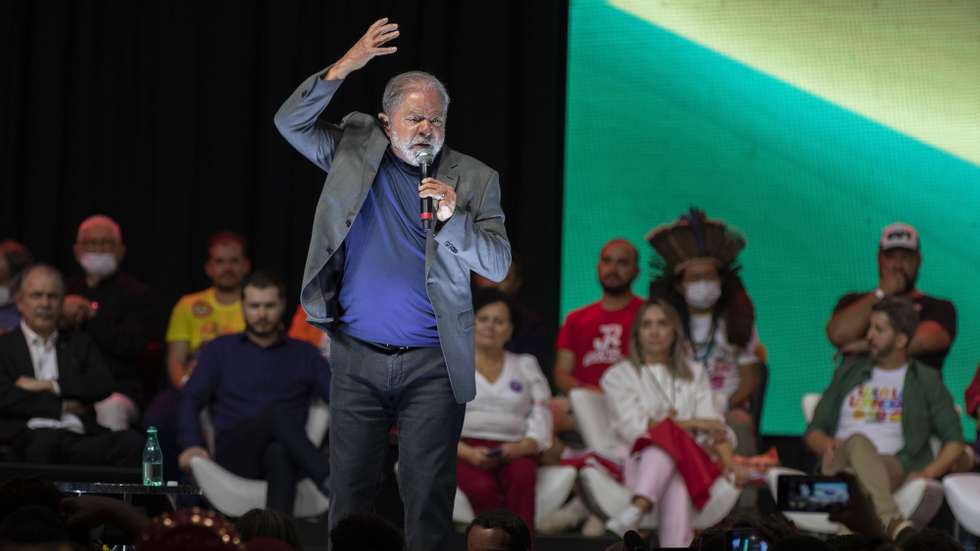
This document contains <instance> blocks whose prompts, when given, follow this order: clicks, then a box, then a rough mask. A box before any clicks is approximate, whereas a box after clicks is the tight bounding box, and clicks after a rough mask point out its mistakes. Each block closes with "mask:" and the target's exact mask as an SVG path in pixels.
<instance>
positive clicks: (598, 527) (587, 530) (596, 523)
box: [582, 515, 606, 538]
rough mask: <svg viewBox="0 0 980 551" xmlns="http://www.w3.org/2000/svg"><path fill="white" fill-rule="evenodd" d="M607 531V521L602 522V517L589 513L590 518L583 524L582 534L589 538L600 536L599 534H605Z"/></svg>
mask: <svg viewBox="0 0 980 551" xmlns="http://www.w3.org/2000/svg"><path fill="white" fill-rule="evenodd" d="M605 533H606V523H605V522H602V519H601V518H599V517H597V516H595V515H589V518H587V519H585V524H583V525H582V535H583V536H585V537H587V538H598V537H599V536H602V535H605Z"/></svg>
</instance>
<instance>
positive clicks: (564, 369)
mask: <svg viewBox="0 0 980 551" xmlns="http://www.w3.org/2000/svg"><path fill="white" fill-rule="evenodd" d="M638 261H639V252H638V251H637V250H636V247H634V246H633V245H632V244H631V243H630V242H629V241H626V240H625V239H613V240H612V241H610V242H609V243H606V245H605V246H604V247H603V248H602V252H601V253H599V266H598V268H597V270H598V275H599V284H600V285H601V286H602V298H601V299H599V301H598V302H594V303H592V304H589V305H587V306H583V307H581V308H579V309H577V310H575V311H573V312H571V313H570V314H568V317H566V318H565V323H564V324H563V325H562V326H561V329H559V331H558V342H557V344H556V345H555V348H556V349H557V353H556V356H555V369H554V379H555V385H556V386H557V387H558V388H559V389H560V390H561V392H562V393H564V394H568V392H569V391H570V390H572V389H573V388H576V387H585V388H589V389H592V390H595V391H597V392H598V391H599V378H600V377H602V374H603V373H605V371H606V369H608V368H609V366H611V365H612V364H614V363H616V362H618V361H619V360H621V359H622V358H623V357H624V356H625V355H626V354H627V352H628V351H629V333H630V327H631V326H632V324H633V316H634V314H636V311H637V310H638V309H639V308H640V305H642V304H643V300H642V299H640V298H639V297H637V296H636V295H634V294H633V293H632V292H631V291H630V287H631V285H632V284H633V280H635V279H636V276H637V275H638V274H639V273H640V270H639V265H638V264H639V262H638Z"/></svg>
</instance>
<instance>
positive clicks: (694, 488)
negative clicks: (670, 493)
mask: <svg viewBox="0 0 980 551" xmlns="http://www.w3.org/2000/svg"><path fill="white" fill-rule="evenodd" d="M647 446H657V447H659V448H660V449H662V450H664V451H665V452H667V454H668V455H670V456H671V457H672V458H674V463H675V465H676V466H677V472H678V473H680V475H681V478H682V479H683V480H684V485H685V486H687V493H688V495H689V496H691V503H693V504H694V507H695V508H696V509H697V510H699V511H700V510H701V508H702V507H704V504H705V503H707V502H708V498H709V497H711V485H712V484H713V483H714V481H715V479H716V478H718V477H719V476H721V470H720V469H719V468H718V465H716V464H715V463H714V462H713V461H711V458H710V457H708V454H707V453H706V452H705V451H704V450H703V449H701V446H699V445H698V443H697V442H695V441H694V439H693V438H691V435H690V434H688V433H687V431H686V430H684V429H682V428H681V427H680V426H679V425H678V424H677V423H675V422H674V421H673V420H672V419H669V418H668V419H664V420H663V421H661V422H659V423H657V424H656V425H655V426H654V427H653V428H651V429H650V430H648V431H647V433H646V434H645V435H643V436H641V437H639V438H637V439H636V442H634V443H633V449H632V450H631V453H637V452H639V451H640V450H642V449H644V448H646V447H647Z"/></svg>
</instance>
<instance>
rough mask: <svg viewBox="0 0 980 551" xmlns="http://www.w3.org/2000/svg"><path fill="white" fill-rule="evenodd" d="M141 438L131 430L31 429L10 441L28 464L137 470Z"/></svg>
mask: <svg viewBox="0 0 980 551" xmlns="http://www.w3.org/2000/svg"><path fill="white" fill-rule="evenodd" d="M143 444H144V440H143V435H141V434H140V433H138V432H136V431H132V430H122V431H117V432H111V431H105V432H99V433H96V434H76V433H74V432H71V431H67V430H62V429H34V430H30V429H28V430H25V431H23V432H21V433H20V434H19V435H18V436H17V438H15V439H14V442H13V448H14V453H15V454H17V457H18V458H20V460H21V461H26V462H28V463H45V464H67V465H96V466H105V465H111V466H113V467H132V468H139V467H140V464H141V463H142V462H143Z"/></svg>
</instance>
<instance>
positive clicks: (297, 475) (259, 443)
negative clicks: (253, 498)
mask: <svg viewBox="0 0 980 551" xmlns="http://www.w3.org/2000/svg"><path fill="white" fill-rule="evenodd" d="M215 440H216V441H215V448H217V449H216V450H215V461H217V463H218V464H219V465H221V466H222V467H224V468H226V469H228V470H229V471H231V472H233V473H235V474H237V475H238V476H242V477H245V478H254V479H260V480H265V481H267V482H268V483H269V489H268V491H267V493H266V497H265V504H266V508H267V509H274V510H276V511H282V512H284V513H287V514H290V515H291V514H292V513H293V502H294V501H295V499H296V483H297V482H299V481H300V480H301V479H303V478H304V477H309V478H310V479H311V480H312V481H313V482H314V483H315V484H317V486H321V487H322V485H323V483H324V482H325V481H326V479H327V475H328V474H329V472H330V471H329V466H328V464H327V458H326V457H325V456H324V455H323V454H322V453H320V450H318V449H317V448H316V446H314V445H313V442H310V439H309V437H307V435H306V426H305V423H304V420H303V419H297V418H290V417H289V416H288V414H285V413H283V408H276V407H271V408H269V409H267V410H266V411H264V412H263V413H261V414H260V415H258V416H257V417H254V418H252V419H249V420H247V421H244V422H242V423H239V424H238V425H237V426H235V427H234V428H232V429H229V430H226V431H223V432H222V433H220V434H218V435H217V436H216V439H215Z"/></svg>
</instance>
